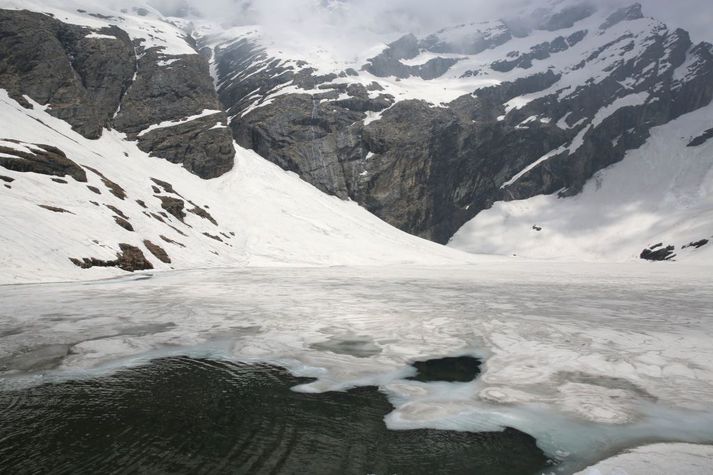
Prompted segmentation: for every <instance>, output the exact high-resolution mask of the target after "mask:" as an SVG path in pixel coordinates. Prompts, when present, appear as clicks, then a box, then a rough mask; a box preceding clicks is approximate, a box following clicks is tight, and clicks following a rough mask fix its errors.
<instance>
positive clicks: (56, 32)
mask: <svg viewBox="0 0 713 475" xmlns="http://www.w3.org/2000/svg"><path fill="white" fill-rule="evenodd" d="M137 56H138V58H137ZM0 88H2V89H6V90H7V91H8V93H9V94H10V96H11V97H13V99H15V100H17V101H18V102H20V103H21V104H24V105H25V106H26V107H31V104H30V102H28V101H27V100H26V99H25V97H24V96H27V97H29V98H31V99H32V100H34V101H36V102H38V103H39V104H42V105H48V106H49V109H48V110H49V111H50V113H51V114H52V115H54V116H55V117H58V118H60V119H63V120H66V121H67V122H69V124H71V125H72V128H73V129H74V130H76V131H77V132H79V133H80V134H82V135H83V136H85V137H87V138H90V139H95V138H99V137H100V136H101V134H102V131H103V129H104V128H115V129H117V130H119V131H121V132H126V133H127V134H128V135H129V137H130V138H132V139H136V140H138V142H139V147H140V148H141V149H142V150H144V151H146V152H149V153H151V154H152V155H155V156H157V157H161V158H165V159H167V160H169V161H171V162H173V163H180V164H183V165H184V166H185V167H186V168H187V169H188V170H189V171H191V172H193V173H195V174H197V175H199V176H201V177H202V178H213V177H216V176H220V175H222V174H224V173H225V172H227V171H228V170H230V169H231V168H232V166H233V158H234V154H235V151H234V149H233V146H232V137H231V135H230V132H229V130H228V129H227V127H225V126H226V125H227V117H226V116H225V114H224V113H223V112H222V111H221V110H220V106H219V103H218V99H217V96H216V93H215V90H214V87H213V82H212V79H211V77H210V73H209V68H208V63H207V60H206V59H205V58H203V57H202V56H200V55H199V54H198V53H196V54H191V55H181V56H168V55H165V54H163V53H162V48H160V47H154V48H150V49H148V50H145V49H144V48H143V47H142V46H141V44H140V42H136V44H134V42H132V41H131V39H130V38H129V35H128V34H127V33H126V32H125V31H123V30H121V29H120V28H119V27H117V26H108V27H105V28H101V29H99V30H96V31H94V30H91V29H89V28H85V27H81V26H76V25H69V24H66V23H62V22H61V21H59V20H56V19H54V18H52V17H50V16H47V15H44V14H41V13H33V12H28V11H9V10H0ZM206 110H212V111H215V113H214V114H212V115H210V116H205V117H201V118H200V119H196V120H186V119H190V118H192V117H194V116H197V115H200V114H201V113H202V112H203V111H206ZM171 122H176V124H172V123H171ZM166 123H168V125H166V126H164V127H160V128H157V127H156V126H157V125H159V124H166ZM220 124H223V126H222V127H221V126H220ZM152 126H153V128H152V129H151V131H150V132H147V133H145V134H141V132H142V131H145V130H147V129H149V128H151V127H152Z"/></svg>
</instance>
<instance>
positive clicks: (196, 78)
mask: <svg viewBox="0 0 713 475" xmlns="http://www.w3.org/2000/svg"><path fill="white" fill-rule="evenodd" d="M165 61H171V64H170V66H171V67H165V66H164V65H163V64H164V62H165ZM205 110H215V111H216V113H215V114H211V115H207V116H204V117H201V118H198V119H195V120H189V121H185V122H180V123H178V121H180V120H182V119H185V118H189V117H193V116H196V115H198V114H201V113H202V112H203V111H205ZM167 121H176V122H177V123H176V125H170V126H166V127H160V128H155V129H152V130H150V131H148V132H146V133H143V134H141V132H142V131H144V130H146V129H147V128H149V126H150V125H152V124H162V123H164V122H167ZM220 123H222V124H227V117H226V115H225V113H223V112H222V111H220V105H219V103H218V98H217V96H216V93H215V89H214V87H213V80H212V78H211V77H210V73H209V68H208V62H207V60H206V59H205V58H203V57H202V56H200V55H198V54H195V55H182V56H167V55H164V54H163V53H162V52H161V51H160V50H159V49H157V48H154V49H150V50H147V51H146V52H145V54H144V55H143V56H142V57H141V59H140V60H139V62H138V66H137V75H136V79H135V81H134V83H133V84H132V86H131V88H130V89H129V90H128V91H127V93H126V95H125V96H124V99H123V100H122V103H121V110H120V111H119V113H118V114H117V116H116V117H115V119H114V122H113V124H114V127H116V129H117V130H120V131H122V132H126V133H127V134H128V135H129V137H130V138H137V139H138V142H139V148H141V149H142V150H144V151H145V152H149V153H150V154H151V155H154V156H157V157H161V158H165V159H167V160H169V161H171V162H173V163H181V164H183V165H184V166H185V167H186V169H188V170H189V171H191V172H193V173H195V174H197V175H198V176H200V177H202V178H214V177H217V176H220V175H222V174H223V173H225V172H227V171H229V170H230V169H232V167H233V158H234V155H235V150H234V149H233V146H232V137H231V136H230V132H229V130H228V129H227V128H225V127H216V126H217V125H218V124H220Z"/></svg>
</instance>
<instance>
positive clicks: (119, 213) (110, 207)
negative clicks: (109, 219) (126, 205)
mask: <svg viewBox="0 0 713 475" xmlns="http://www.w3.org/2000/svg"><path fill="white" fill-rule="evenodd" d="M104 206H106V207H107V208H109V209H110V210H112V211H113V212H114V213H116V214H118V215H119V216H121V217H122V218H124V219H126V220H128V219H129V217H128V216H126V214H124V212H123V211H121V210H120V209H119V208H117V207H116V206H112V205H108V204H105V205H104Z"/></svg>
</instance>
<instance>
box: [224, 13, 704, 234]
mask: <svg viewBox="0 0 713 475" xmlns="http://www.w3.org/2000/svg"><path fill="white" fill-rule="evenodd" d="M538 15H539V17H537V18H535V21H534V22H532V21H531V22H529V23H527V26H523V25H525V24H526V23H524V22H520V23H518V22H517V21H515V20H509V21H496V22H489V23H485V24H464V25H460V26H457V27H454V28H450V29H445V30H442V31H439V32H437V33H434V34H432V35H429V36H427V37H425V38H422V39H419V38H417V37H415V36H413V35H407V36H405V37H403V38H401V39H399V40H397V41H396V42H394V43H391V44H389V45H387V46H385V48H384V49H383V51H382V52H381V53H380V54H379V55H377V56H375V57H373V58H371V59H370V60H369V61H368V62H367V63H366V64H364V65H363V66H362V67H361V68H360V69H361V70H360V71H357V70H355V69H354V68H351V69H345V70H343V71H330V72H327V71H325V70H324V68H322V69H319V68H316V67H313V66H311V65H310V64H308V63H305V62H303V61H294V60H291V59H290V58H288V57H280V56H273V55H272V54H274V52H272V50H269V49H266V48H263V47H261V43H260V39H259V38H257V37H255V36H254V35H253V36H246V37H244V38H238V39H237V40H231V41H228V42H224V43H222V44H218V45H216V46H214V55H215V56H214V61H215V64H216V66H217V68H216V70H217V75H218V93H219V97H220V99H221V101H222V102H223V104H224V105H225V107H226V108H227V109H228V110H229V114H230V116H231V117H233V119H232V121H231V123H230V126H231V129H232V131H233V135H234V137H235V138H236V140H237V141H238V143H239V144H240V145H242V146H244V147H247V148H252V149H254V150H255V151H257V152H258V153H259V154H261V155H262V156H263V157H265V158H267V159H268V160H271V161H273V162H275V163H277V164H278V165H280V166H281V167H283V168H285V169H287V170H291V171H294V172H296V173H298V174H299V175H300V176H301V177H302V178H303V179H305V180H307V181H309V182H310V183H312V184H314V185H315V186H317V187H318V188H319V189H321V190H323V191H325V192H327V193H331V194H334V195H336V196H339V197H341V198H349V199H352V200H355V201H357V202H359V203H360V204H362V205H363V206H365V207H366V208H367V209H368V210H370V211H372V212H373V213H375V214H376V215H377V216H379V217H381V218H382V219H384V220H386V221H387V222H389V223H391V224H393V225H395V226H397V227H399V228H400V229H403V230H406V231H408V232H410V233H413V234H417V235H419V236H423V237H426V238H428V239H432V240H435V241H437V242H441V243H445V242H447V241H448V240H449V239H450V238H451V236H453V234H454V233H455V231H456V230H458V228H460V226H462V225H463V224H464V223H465V222H467V221H468V220H469V219H471V218H473V217H474V216H476V215H477V214H478V213H479V212H481V211H482V210H485V209H488V208H490V207H491V206H492V204H493V203H495V202H497V201H501V200H514V199H524V198H528V197H531V196H535V195H539V194H552V193H559V194H561V195H562V196H571V195H575V194H577V193H578V192H579V191H580V190H581V189H582V186H583V185H584V183H586V182H587V180H589V179H590V178H591V177H592V176H593V175H594V173H596V172H597V171H598V170H601V169H603V168H605V167H607V166H609V165H611V164H613V163H616V162H618V161H620V160H622V159H623V158H624V156H625V154H626V152H627V151H628V150H632V149H636V148H638V147H640V146H641V145H642V144H643V143H644V142H645V141H646V139H647V138H648V136H649V131H650V129H651V128H652V127H655V126H658V125H661V124H665V123H668V122H670V121H671V120H673V119H675V118H677V117H679V116H681V115H682V114H685V113H688V112H691V111H693V110H696V109H698V108H701V107H703V106H705V105H707V104H709V103H710V102H711V99H713V56H712V51H713V47H712V46H711V45H709V44H707V43H702V44H698V45H693V44H692V43H691V40H690V38H689V36H688V34H687V33H686V32H685V31H683V30H680V29H675V28H669V27H667V26H666V25H665V24H663V23H661V22H659V21H656V20H653V19H651V18H646V17H645V16H644V15H643V13H642V11H641V6H640V5H638V4H634V5H631V6H629V7H626V8H622V9H618V10H615V11H605V10H599V11H598V10H596V9H594V8H591V7H590V6H588V5H586V4H574V5H569V6H566V5H565V6H564V7H562V8H560V9H555V10H551V11H549V12H539V13H538ZM454 84H455V85H456V86H455V87H454V86H453V85H454ZM450 87H453V88H454V89H456V91H455V93H453V91H447V92H446V93H443V92H439V90H441V89H443V90H446V89H448V88H450ZM468 89H469V90H470V92H467V91H468ZM423 90H427V91H428V92H427V93H426V94H421V96H423V97H418V95H419V94H420V93H421V91H423ZM459 90H464V91H463V92H462V93H459V92H458V91H459ZM402 96H404V97H402ZM409 96H416V97H409ZM446 96H448V97H447V98H446V100H443V99H442V98H443V97H446Z"/></svg>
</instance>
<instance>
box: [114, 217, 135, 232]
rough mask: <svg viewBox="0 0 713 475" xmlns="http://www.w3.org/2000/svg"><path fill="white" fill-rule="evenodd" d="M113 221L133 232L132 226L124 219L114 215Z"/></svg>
mask: <svg viewBox="0 0 713 475" xmlns="http://www.w3.org/2000/svg"><path fill="white" fill-rule="evenodd" d="M114 221H115V222H116V224H118V225H119V226H121V227H122V228H124V229H126V230H127V231H130V232H134V227H133V226H132V225H131V223H130V222H129V221H127V220H126V219H124V218H120V217H119V216H114Z"/></svg>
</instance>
